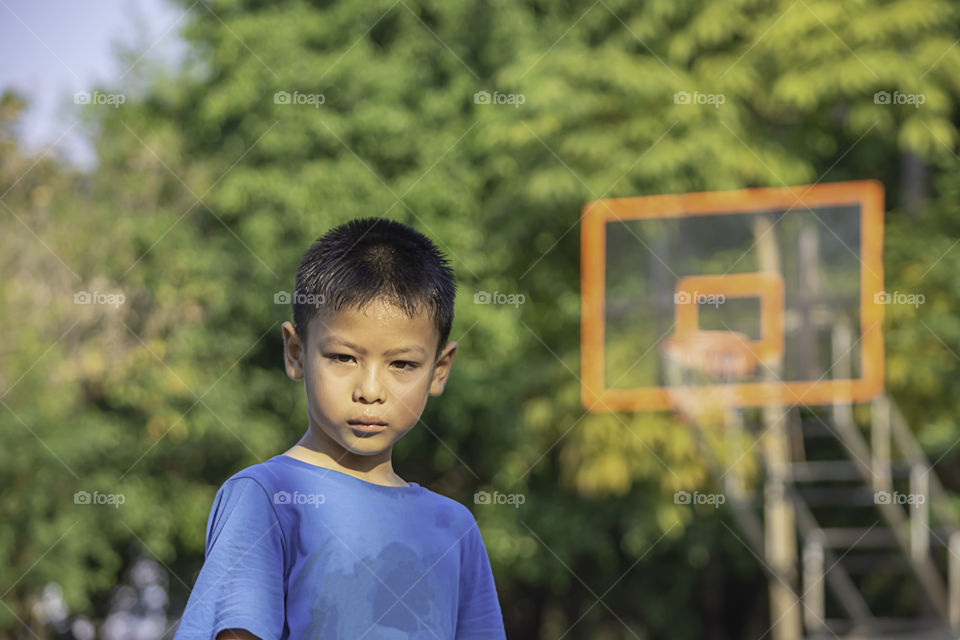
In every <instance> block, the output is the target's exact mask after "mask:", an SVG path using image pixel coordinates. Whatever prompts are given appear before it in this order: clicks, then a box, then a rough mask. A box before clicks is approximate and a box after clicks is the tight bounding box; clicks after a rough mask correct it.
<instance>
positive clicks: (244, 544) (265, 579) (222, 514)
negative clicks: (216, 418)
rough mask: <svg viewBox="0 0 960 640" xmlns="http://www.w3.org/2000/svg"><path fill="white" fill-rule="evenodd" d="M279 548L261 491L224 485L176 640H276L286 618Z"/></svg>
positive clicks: (234, 482)
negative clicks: (247, 639)
mask: <svg viewBox="0 0 960 640" xmlns="http://www.w3.org/2000/svg"><path fill="white" fill-rule="evenodd" d="M284 548H285V544H284V541H283V532H282V527H281V525H280V521H279V519H278V516H277V513H276V510H275V506H274V504H273V501H272V500H271V499H270V497H268V495H267V493H266V490H265V489H264V488H263V487H262V486H261V485H260V483H259V482H258V481H256V480H254V479H252V478H246V477H242V478H237V479H231V480H229V481H227V483H225V484H224V486H223V487H221V489H220V491H219V492H218V493H217V497H216V499H215V500H214V504H213V507H212V508H211V512H210V520H209V523H208V526H207V552H206V557H205V559H204V563H203V567H202V568H201V569H200V574H199V575H198V576H197V580H196V583H195V584H194V585H193V589H192V591H191V593H190V598H189V599H188V601H187V606H186V608H185V609H184V613H183V616H182V618H181V619H180V625H179V627H178V629H177V634H176V636H175V640H209V639H210V638H212V637H214V634H216V637H217V638H219V637H221V635H220V634H223V633H228V634H229V633H233V634H234V635H226V636H225V637H227V638H232V637H233V638H257V640H279V639H280V637H281V636H282V634H283V630H284V624H285V613H286V608H285V602H284V601H285V592H284V567H285V564H286V563H285V557H284V554H285V551H284ZM236 634H249V635H236Z"/></svg>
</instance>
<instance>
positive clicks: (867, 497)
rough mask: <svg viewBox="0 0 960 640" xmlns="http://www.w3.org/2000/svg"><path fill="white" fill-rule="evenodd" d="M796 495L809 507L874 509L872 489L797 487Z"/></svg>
mask: <svg viewBox="0 0 960 640" xmlns="http://www.w3.org/2000/svg"><path fill="white" fill-rule="evenodd" d="M795 491H796V492H797V494H798V495H799V496H800V497H801V498H802V499H803V501H804V502H806V503H807V506H810V507H874V506H876V502H875V501H874V493H873V489H872V488H870V487H863V486H860V487H856V486H854V487H850V486H831V487H797V488H796V489H795Z"/></svg>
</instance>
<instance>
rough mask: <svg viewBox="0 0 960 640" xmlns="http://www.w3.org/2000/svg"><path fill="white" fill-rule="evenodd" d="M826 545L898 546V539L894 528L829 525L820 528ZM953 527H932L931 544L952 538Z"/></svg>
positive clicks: (937, 544)
mask: <svg viewBox="0 0 960 640" xmlns="http://www.w3.org/2000/svg"><path fill="white" fill-rule="evenodd" d="M820 531H821V532H822V534H823V544H824V546H827V547H831V548H834V549H842V548H845V549H849V548H857V549H859V548H864V549H866V548H878V549H879V548H888V547H896V546H897V539H896V537H895V536H894V535H893V530H892V529H889V528H887V527H879V526H877V527H872V528H869V527H828V528H825V529H821V530H820ZM952 531H953V529H952V528H951V527H948V526H939V527H933V528H932V529H931V535H930V546H932V547H937V546H944V545H946V544H947V541H948V540H949V539H950V533H951V532H952Z"/></svg>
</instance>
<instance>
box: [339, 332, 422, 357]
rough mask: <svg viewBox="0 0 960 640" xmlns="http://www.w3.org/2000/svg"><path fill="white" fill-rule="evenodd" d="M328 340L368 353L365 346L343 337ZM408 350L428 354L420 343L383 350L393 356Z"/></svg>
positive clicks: (385, 353) (387, 354)
mask: <svg viewBox="0 0 960 640" xmlns="http://www.w3.org/2000/svg"><path fill="white" fill-rule="evenodd" d="M327 340H330V341H331V342H337V343H339V344H342V345H343V346H345V347H348V348H350V349H353V350H354V351H356V352H358V353H366V350H365V349H363V348H361V347H358V346H357V345H355V344H353V343H350V342H347V341H346V340H344V339H343V338H338V337H337V336H330V337H329V338H327ZM408 351H419V352H420V353H421V354H422V355H427V352H426V350H424V348H423V347H421V346H420V345H416V344H414V345H410V346H408V347H397V348H396V349H388V350H387V351H384V352H383V355H385V356H393V355H398V354H401V353H406V352H408Z"/></svg>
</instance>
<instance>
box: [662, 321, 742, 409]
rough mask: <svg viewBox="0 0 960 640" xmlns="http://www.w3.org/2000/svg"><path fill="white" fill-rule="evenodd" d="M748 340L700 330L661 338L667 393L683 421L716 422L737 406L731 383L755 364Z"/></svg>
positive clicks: (728, 332) (731, 332) (737, 336)
mask: <svg viewBox="0 0 960 640" xmlns="http://www.w3.org/2000/svg"><path fill="white" fill-rule="evenodd" d="M748 341H749V337H747V335H746V334H744V333H740V332H738V331H706V330H700V329H697V330H694V331H689V332H686V333H683V334H677V335H673V336H670V337H669V338H667V339H666V340H665V341H664V346H663V348H662V353H663V357H664V362H665V364H666V373H667V393H668V395H669V396H670V400H671V402H672V403H673V405H674V406H675V407H676V409H677V411H678V412H679V413H680V415H681V416H682V417H683V418H684V419H685V420H687V421H690V422H695V423H697V424H699V425H703V426H706V425H708V424H719V423H722V422H723V421H724V420H725V418H726V414H727V412H728V411H729V410H730V409H732V408H734V407H735V406H736V405H737V398H738V396H737V394H736V393H735V392H734V391H733V389H732V388H731V385H732V384H734V383H736V382H740V381H742V380H743V379H745V378H747V377H748V376H751V375H752V374H753V372H754V370H755V369H756V366H757V356H756V354H754V353H753V352H752V351H751V349H750V346H749V342H748Z"/></svg>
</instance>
